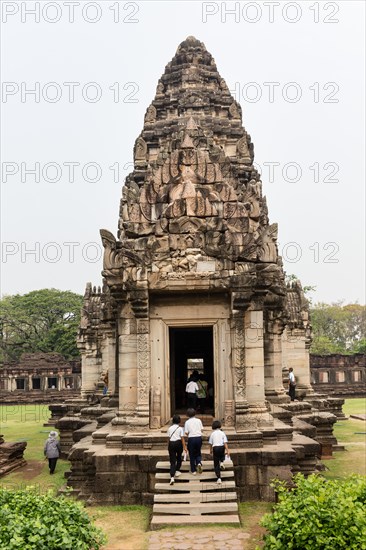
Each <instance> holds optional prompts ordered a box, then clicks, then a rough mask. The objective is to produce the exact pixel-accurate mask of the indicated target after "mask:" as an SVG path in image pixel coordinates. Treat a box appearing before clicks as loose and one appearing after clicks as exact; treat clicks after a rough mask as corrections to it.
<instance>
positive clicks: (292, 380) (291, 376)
mask: <svg viewBox="0 0 366 550" xmlns="http://www.w3.org/2000/svg"><path fill="white" fill-rule="evenodd" d="M288 379H289V380H290V382H292V384H294V383H295V375H294V373H293V372H292V371H291V372H289V373H288Z"/></svg>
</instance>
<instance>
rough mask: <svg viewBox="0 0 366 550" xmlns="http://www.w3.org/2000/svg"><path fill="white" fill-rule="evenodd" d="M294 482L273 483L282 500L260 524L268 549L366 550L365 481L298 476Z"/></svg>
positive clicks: (314, 475) (364, 479)
mask: <svg viewBox="0 0 366 550" xmlns="http://www.w3.org/2000/svg"><path fill="white" fill-rule="evenodd" d="M294 482H295V487H293V488H292V489H290V490H289V489H288V487H287V486H286V483H285V482H281V481H279V480H275V481H274V482H273V484H272V486H273V487H274V488H275V489H276V491H277V493H278V499H279V500H278V504H276V505H275V506H274V511H273V513H272V514H266V515H265V516H264V517H263V519H262V521H261V525H262V526H263V527H265V528H266V529H267V531H268V533H267V534H266V535H264V541H265V544H264V547H263V548H264V549H265V550H282V549H283V550H290V549H293V550H300V549H301V550H340V549H343V550H345V549H347V550H351V549H354V550H356V549H357V550H366V514H365V504H366V478H364V477H361V476H351V477H349V478H346V479H344V480H342V481H338V480H326V479H324V478H323V477H321V476H319V475H316V474H313V475H310V476H309V477H307V478H305V477H304V476H303V475H302V474H297V475H296V476H295V477H294Z"/></svg>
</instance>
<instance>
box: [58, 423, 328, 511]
mask: <svg viewBox="0 0 366 550" xmlns="http://www.w3.org/2000/svg"><path fill="white" fill-rule="evenodd" d="M286 428H288V427H286ZM286 428H285V427H284V426H282V424H281V423H280V422H279V423H278V427H277V429H276V428H273V429H269V430H267V433H266V431H265V430H264V431H263V433H262V432H257V431H253V432H247V433H236V432H235V431H234V430H229V429H228V430H225V431H226V433H227V436H228V439H229V447H230V456H231V459H232V461H233V466H234V475H235V485H236V490H237V493H238V497H239V500H240V501H244V500H265V501H274V499H275V494H274V491H273V489H272V487H270V482H271V480H272V479H274V478H279V479H283V480H288V481H289V480H291V477H292V475H293V474H294V473H297V472H303V473H304V474H310V473H312V472H314V471H316V470H319V469H321V463H320V462H319V460H318V458H317V456H318V454H319V449H320V446H319V444H318V443H317V442H316V441H314V440H313V439H311V438H309V437H306V436H304V435H300V434H296V433H295V434H293V435H292V433H291V432H290V433H289V432H288V430H287V429H286ZM277 430H278V431H277ZM207 435H208V434H207ZM279 437H282V439H280V438H279ZM204 439H205V442H204V445H203V448H202V451H203V453H202V454H203V460H204V461H205V460H212V458H211V457H210V455H209V447H208V443H207V437H205V438H204ZM68 458H69V460H70V461H71V472H69V474H68V476H67V478H68V481H67V485H68V486H69V487H72V488H73V489H74V491H75V496H77V497H78V498H80V499H82V500H84V501H86V502H87V503H88V504H103V505H111V504H114V505H115V504H149V505H151V504H152V503H153V496H154V493H155V487H154V486H155V473H156V465H157V463H158V462H160V461H163V460H165V461H166V460H167V458H168V453H167V438H166V435H165V433H164V434H163V433H162V432H161V431H159V430H156V431H150V432H147V433H141V434H136V433H126V432H122V431H121V428H120V427H116V426H112V425H111V424H107V425H106V426H104V427H103V428H101V429H99V430H97V431H96V432H94V433H93V435H92V436H90V435H89V436H87V437H85V438H83V439H81V440H80V441H79V442H78V443H76V444H75V445H73V447H72V449H71V452H70V454H69V457H68Z"/></svg>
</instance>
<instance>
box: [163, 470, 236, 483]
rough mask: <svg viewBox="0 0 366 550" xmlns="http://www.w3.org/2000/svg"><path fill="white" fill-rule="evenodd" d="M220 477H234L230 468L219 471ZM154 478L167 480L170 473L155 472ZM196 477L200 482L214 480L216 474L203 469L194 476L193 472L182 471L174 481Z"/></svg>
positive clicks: (190, 479) (194, 478)
mask: <svg viewBox="0 0 366 550" xmlns="http://www.w3.org/2000/svg"><path fill="white" fill-rule="evenodd" d="M221 477H222V479H223V480H224V479H227V478H231V479H232V478H233V477H234V472H233V471H232V470H231V471H229V472H228V471H223V472H221ZM155 479H167V480H168V481H170V474H169V472H166V473H165V472H157V473H156V474H155ZM196 479H197V480H198V481H200V482H202V481H207V480H211V479H213V480H215V481H216V474H215V472H214V471H212V472H206V471H203V472H202V474H196V475H195V476H194V475H193V474H191V472H182V474H181V475H180V476H179V478H177V480H176V481H178V480H179V481H192V480H193V481H196Z"/></svg>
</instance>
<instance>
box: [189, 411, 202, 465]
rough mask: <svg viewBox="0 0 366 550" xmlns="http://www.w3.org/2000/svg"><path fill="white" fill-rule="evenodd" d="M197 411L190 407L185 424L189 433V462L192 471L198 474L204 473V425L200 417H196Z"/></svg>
mask: <svg viewBox="0 0 366 550" xmlns="http://www.w3.org/2000/svg"><path fill="white" fill-rule="evenodd" d="M195 415H196V411H195V410H194V409H188V411H187V416H188V420H187V421H186V423H185V424H184V433H185V434H186V435H188V452H189V462H190V465H191V472H192V474H193V475H196V472H198V473H199V474H201V473H202V456H201V448H202V432H203V426H202V422H201V420H200V419H199V418H196V416H195Z"/></svg>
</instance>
